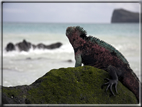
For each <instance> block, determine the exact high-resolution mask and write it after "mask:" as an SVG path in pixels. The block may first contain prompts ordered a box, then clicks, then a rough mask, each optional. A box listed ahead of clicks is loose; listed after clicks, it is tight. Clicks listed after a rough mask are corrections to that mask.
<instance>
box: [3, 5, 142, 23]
mask: <svg viewBox="0 0 142 107" xmlns="http://www.w3.org/2000/svg"><path fill="white" fill-rule="evenodd" d="M118 8H123V9H127V10H129V11H133V12H139V10H140V5H139V4H138V3H3V21H4V22H54V23H56V22H58V23H110V22H111V16H112V12H113V10H114V9H118Z"/></svg>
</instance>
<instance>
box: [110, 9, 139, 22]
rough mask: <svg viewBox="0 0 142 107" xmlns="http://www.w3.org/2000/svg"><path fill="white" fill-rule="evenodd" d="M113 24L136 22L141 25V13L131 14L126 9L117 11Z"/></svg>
mask: <svg viewBox="0 0 142 107" xmlns="http://www.w3.org/2000/svg"><path fill="white" fill-rule="evenodd" d="M111 22H112V23H119V22H120V23H124V22H128V23H130V22H135V23H139V13H134V12H130V11H127V10H124V9H115V10H114V11H113V14H112V18H111Z"/></svg>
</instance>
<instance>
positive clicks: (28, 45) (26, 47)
mask: <svg viewBox="0 0 142 107" xmlns="http://www.w3.org/2000/svg"><path fill="white" fill-rule="evenodd" d="M16 46H17V47H18V49H19V51H29V50H30V48H31V47H32V44H31V43H30V42H27V41H26V40H25V39H24V40H23V41H22V42H19V43H17V44H16Z"/></svg>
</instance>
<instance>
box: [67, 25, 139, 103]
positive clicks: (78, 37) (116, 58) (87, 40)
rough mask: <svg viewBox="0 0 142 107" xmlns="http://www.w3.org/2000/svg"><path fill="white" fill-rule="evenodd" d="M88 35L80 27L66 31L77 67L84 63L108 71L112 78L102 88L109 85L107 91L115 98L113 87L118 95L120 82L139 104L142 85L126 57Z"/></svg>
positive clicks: (69, 28)
mask: <svg viewBox="0 0 142 107" xmlns="http://www.w3.org/2000/svg"><path fill="white" fill-rule="evenodd" d="M86 35H87V32H86V31H85V30H84V29H83V28H82V27H80V26H76V27H68V28H67V29H66V36H67V37H68V39H69V41H70V43H71V45H72V47H73V49H74V53H75V60H76V63H75V67H78V66H81V65H82V63H83V64H84V65H90V66H93V67H96V68H99V69H103V70H105V71H107V72H108V73H109V75H110V77H111V78H110V79H109V78H106V80H108V82H107V83H104V84H103V85H102V88H103V86H104V85H108V86H107V88H106V91H107V90H108V88H110V91H111V93H112V94H113V95H114V96H115V94H114V93H113V91H112V86H113V85H114V86H115V91H116V93H117V83H118V80H119V81H120V82H121V83H122V84H123V85H125V86H126V87H127V88H128V89H129V90H131V91H132V92H133V93H134V94H135V96H136V98H137V100H138V102H139V86H140V84H141V83H140V81H139V79H138V78H137V76H136V74H135V73H134V72H133V70H132V69H131V68H130V66H129V63H128V61H127V60H126V59H125V57H124V56H123V55H122V54H121V53H120V52H119V51H118V50H116V49H115V48H114V47H113V46H111V45H110V44H108V43H106V42H104V41H101V40H99V39H97V38H95V37H92V36H89V37H87V36H86Z"/></svg>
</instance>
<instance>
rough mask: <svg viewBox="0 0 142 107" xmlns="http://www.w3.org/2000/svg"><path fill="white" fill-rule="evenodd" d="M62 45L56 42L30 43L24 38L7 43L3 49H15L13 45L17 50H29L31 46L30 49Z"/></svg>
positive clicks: (52, 47) (51, 47)
mask: <svg viewBox="0 0 142 107" xmlns="http://www.w3.org/2000/svg"><path fill="white" fill-rule="evenodd" d="M61 46H62V43H60V42H57V43H53V44H50V45H45V44H43V43H39V44H37V45H35V44H32V43H30V42H28V41H26V40H25V39H24V40H23V41H22V42H19V43H16V44H15V45H14V44H13V43H11V42H10V43H8V44H7V46H6V48H5V50H6V51H7V52H8V51H13V50H15V47H16V48H17V49H18V50H19V51H26V52H27V51H29V50H30V49H31V48H32V49H56V48H60V47H61Z"/></svg>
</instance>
